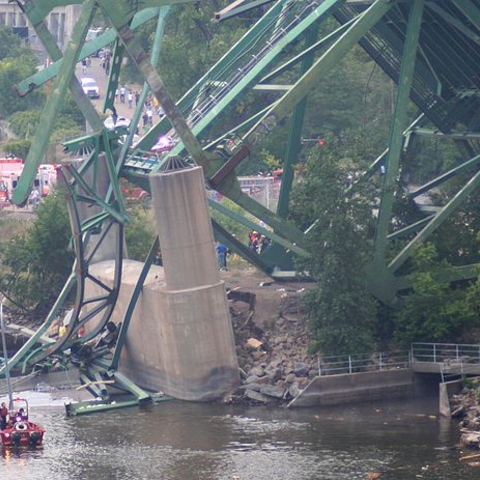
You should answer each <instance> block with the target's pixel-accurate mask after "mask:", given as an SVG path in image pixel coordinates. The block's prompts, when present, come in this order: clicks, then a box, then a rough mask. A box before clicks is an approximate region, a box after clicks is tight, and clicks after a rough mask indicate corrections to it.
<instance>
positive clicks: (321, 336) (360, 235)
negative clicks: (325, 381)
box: [292, 138, 377, 355]
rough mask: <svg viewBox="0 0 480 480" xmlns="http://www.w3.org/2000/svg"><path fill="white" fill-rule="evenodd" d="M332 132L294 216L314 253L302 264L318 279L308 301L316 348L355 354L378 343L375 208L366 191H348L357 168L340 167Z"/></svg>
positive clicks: (316, 152) (309, 169) (316, 154)
mask: <svg viewBox="0 0 480 480" xmlns="http://www.w3.org/2000/svg"><path fill="white" fill-rule="evenodd" d="M341 160H342V155H341V154H340V151H339V149H338V147H337V145H335V142H334V140H333V138H328V139H327V142H326V146H323V147H316V148H315V149H313V151H312V153H311V155H310V157H309V158H308V160H307V164H306V170H305V174H304V177H303V178H302V181H301V182H300V183H299V184H298V185H297V186H296V188H295V190H294V196H293V208H292V212H293V217H294V218H295V219H296V220H297V222H298V223H300V224H302V225H303V226H306V225H308V224H313V226H312V228H311V230H310V232H309V234H308V235H307V237H306V238H307V243H308V245H307V250H308V251H310V252H314V253H312V254H311V255H310V256H309V258H307V259H306V260H303V261H299V267H300V268H301V269H303V270H304V271H306V272H307V273H308V274H309V275H310V276H312V277H313V278H315V279H316V280H317V288H316V289H315V290H312V291H310V292H308V293H307V295H306V297H305V306H306V310H307V321H308V327H309V332H310V337H311V340H312V344H311V351H312V352H317V351H320V352H321V353H322V354H324V355H333V354H335V355H339V354H355V353H365V352H368V351H371V350H372V349H373V347H374V343H375V342H374V331H375V325H376V307H377V304H376V301H375V300H374V299H373V297H372V296H371V294H370V293H369V292H368V290H367V288H366V281H365V274H364V270H365V266H366V264H367V261H368V259H369V258H370V253H371V240H370V238H371V232H372V230H371V226H372V214H371V207H370V204H369V202H368V196H367V192H366V191H363V192H361V191H357V192H355V194H354V195H347V194H346V192H345V190H346V186H347V183H348V176H349V175H351V174H353V173H354V172H352V171H346V170H345V169H342V168H340V165H341V164H342V162H341Z"/></svg>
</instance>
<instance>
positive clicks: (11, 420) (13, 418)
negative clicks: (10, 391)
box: [0, 402, 28, 430]
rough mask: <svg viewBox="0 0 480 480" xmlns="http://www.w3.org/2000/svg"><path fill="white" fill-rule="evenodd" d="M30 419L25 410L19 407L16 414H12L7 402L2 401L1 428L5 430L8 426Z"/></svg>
mask: <svg viewBox="0 0 480 480" xmlns="http://www.w3.org/2000/svg"><path fill="white" fill-rule="evenodd" d="M26 420H28V417H27V415H26V414H25V410H24V409H23V408H19V409H18V411H17V412H16V413H15V415H10V412H9V411H8V408H7V406H6V405H5V402H2V404H1V406H0V429H1V430H5V429H6V428H7V427H9V426H11V425H13V424H15V423H17V422H23V421H26Z"/></svg>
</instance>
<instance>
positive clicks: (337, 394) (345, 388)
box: [289, 369, 415, 407]
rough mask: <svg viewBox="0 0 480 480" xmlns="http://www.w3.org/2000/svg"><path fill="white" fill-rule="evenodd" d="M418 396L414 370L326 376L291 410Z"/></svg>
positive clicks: (307, 389) (315, 383) (295, 401)
mask: <svg viewBox="0 0 480 480" xmlns="http://www.w3.org/2000/svg"><path fill="white" fill-rule="evenodd" d="M414 394H415V388H414V373H413V371H412V370H410V369H397V370H385V371H379V372H365V373H354V374H344V375H326V376H320V377H316V378H314V379H313V380H312V381H311V382H310V384H309V385H308V386H307V387H306V388H305V389H304V390H303V391H302V393H301V394H300V395H299V396H298V397H296V398H295V399H294V400H292V402H290V404H289V407H312V406H320V405H341V404H347V403H356V402H366V401H372V400H387V399H389V398H408V397H412V396H414Z"/></svg>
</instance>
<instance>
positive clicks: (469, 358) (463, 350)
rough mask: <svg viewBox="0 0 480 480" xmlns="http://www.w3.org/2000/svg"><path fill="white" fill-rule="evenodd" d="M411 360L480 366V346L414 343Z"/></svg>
mask: <svg viewBox="0 0 480 480" xmlns="http://www.w3.org/2000/svg"><path fill="white" fill-rule="evenodd" d="M411 358H412V360H414V361H416V362H434V363H448V362H452V361H455V362H458V363H468V364H480V345H469V344H458V343H412V347H411Z"/></svg>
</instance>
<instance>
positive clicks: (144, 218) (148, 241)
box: [125, 203, 156, 262]
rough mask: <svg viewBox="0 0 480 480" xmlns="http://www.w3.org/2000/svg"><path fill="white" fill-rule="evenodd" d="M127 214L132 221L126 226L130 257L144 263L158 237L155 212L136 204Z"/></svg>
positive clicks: (129, 208) (130, 206)
mask: <svg viewBox="0 0 480 480" xmlns="http://www.w3.org/2000/svg"><path fill="white" fill-rule="evenodd" d="M127 213H128V215H129V217H130V221H129V222H128V223H127V224H126V225H125V241H126V244H127V250H128V256H129V258H131V259H132V260H138V261H141V262H143V261H145V259H146V258H147V255H148V252H149V251H150V248H151V246H152V244H153V241H154V240H155V236H156V232H155V228H154V221H153V212H152V210H151V209H145V208H143V206H142V205H141V204H137V203H136V204H132V205H129V206H128V207H127Z"/></svg>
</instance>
